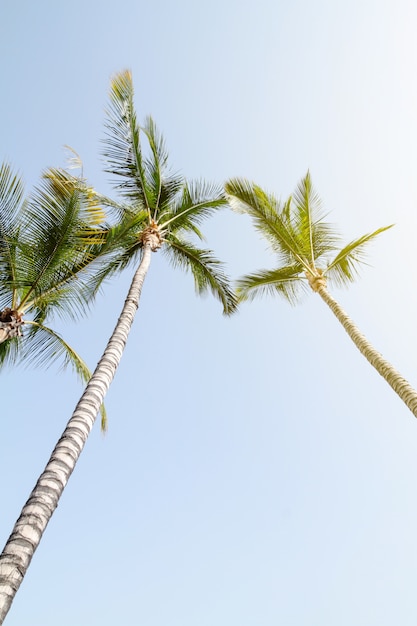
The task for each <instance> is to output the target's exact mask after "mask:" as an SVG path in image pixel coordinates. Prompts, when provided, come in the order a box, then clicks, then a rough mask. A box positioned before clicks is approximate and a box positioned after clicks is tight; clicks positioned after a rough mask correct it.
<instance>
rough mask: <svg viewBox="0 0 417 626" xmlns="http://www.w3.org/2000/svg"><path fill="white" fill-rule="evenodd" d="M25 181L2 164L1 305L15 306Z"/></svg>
mask: <svg viewBox="0 0 417 626" xmlns="http://www.w3.org/2000/svg"><path fill="white" fill-rule="evenodd" d="M23 193H24V188H23V182H22V180H21V179H20V178H19V177H18V176H17V175H16V174H14V173H13V172H12V170H11V168H10V165H8V164H7V163H3V164H2V165H1V166H0V302H1V304H0V307H1V308H4V306H7V305H9V306H10V305H11V306H12V308H13V307H14V306H15V290H14V289H13V286H12V285H13V283H14V282H15V280H16V244H17V238H18V233H19V223H18V215H19V213H20V211H21V210H22V206H23V204H24V202H23Z"/></svg>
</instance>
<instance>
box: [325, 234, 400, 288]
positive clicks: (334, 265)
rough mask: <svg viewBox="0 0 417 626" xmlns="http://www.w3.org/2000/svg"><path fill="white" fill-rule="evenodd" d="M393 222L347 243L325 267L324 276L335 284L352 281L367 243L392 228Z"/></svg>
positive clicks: (363, 258)
mask: <svg viewBox="0 0 417 626" xmlns="http://www.w3.org/2000/svg"><path fill="white" fill-rule="evenodd" d="M392 227H393V224H390V225H389V226H383V227H382V228H378V229H377V230H375V231H374V232H372V233H368V234H367V235H363V236H362V237H359V238H358V239H355V240H354V241H351V242H350V243H349V244H347V245H346V246H345V247H344V248H342V250H340V252H339V254H338V255H337V256H336V257H335V258H334V259H333V261H332V262H331V263H329V264H328V265H327V267H326V269H325V275H326V277H327V278H328V279H329V280H330V281H332V282H334V283H335V284H336V285H339V286H345V285H347V284H349V283H351V282H353V281H354V280H355V278H356V276H357V275H358V273H359V265H360V264H361V263H364V260H365V257H366V247H367V245H368V244H369V243H370V242H371V241H373V240H374V239H375V237H377V236H378V235H379V234H381V233H383V232H384V231H386V230H388V229H389V228H392Z"/></svg>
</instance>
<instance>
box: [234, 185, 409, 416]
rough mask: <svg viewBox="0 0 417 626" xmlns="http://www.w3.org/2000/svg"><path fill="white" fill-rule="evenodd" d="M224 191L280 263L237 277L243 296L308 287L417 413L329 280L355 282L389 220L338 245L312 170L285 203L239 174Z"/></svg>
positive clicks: (294, 294) (293, 292)
mask: <svg viewBox="0 0 417 626" xmlns="http://www.w3.org/2000/svg"><path fill="white" fill-rule="evenodd" d="M226 193H227V196H228V198H229V201H230V203H231V205H232V206H233V207H234V208H235V209H236V210H238V211H241V212H244V213H247V214H249V215H250V216H251V217H252V219H253V222H254V225H255V228H256V229H257V230H258V231H259V232H260V233H261V234H262V235H263V236H264V237H265V238H266V239H267V241H268V242H269V244H270V246H271V248H272V251H273V252H274V253H275V254H276V255H277V257H278V261H279V265H278V267H277V268H276V269H272V270H261V271H259V272H256V273H253V274H248V275H246V276H243V277H242V278H241V279H240V280H239V281H238V283H237V290H238V295H239V297H240V299H241V300H245V299H252V298H254V297H255V296H256V295H263V294H266V293H278V294H279V295H281V296H283V297H284V298H286V299H287V300H288V301H289V302H290V303H295V302H297V300H298V299H299V296H300V294H301V293H302V291H303V290H305V289H308V288H309V287H310V288H311V289H312V290H313V291H315V292H316V293H318V294H319V296H320V297H321V298H322V300H323V301H324V302H325V303H326V304H327V305H328V307H329V308H330V309H331V311H332V312H333V313H334V315H335V316H336V318H337V319H338V320H339V322H340V323H341V324H342V326H343V328H344V329H345V331H346V332H347V333H348V335H349V337H350V338H351V339H352V341H353V343H354V344H355V345H356V347H357V348H358V350H359V351H360V352H361V353H362V354H363V355H364V356H365V358H366V359H367V360H368V362H369V363H370V364H371V365H372V366H373V367H374V368H375V369H376V370H377V372H378V373H379V374H380V375H381V376H382V377H383V378H384V379H385V380H386V382H387V383H388V384H389V385H390V386H391V387H392V389H393V390H394V391H395V392H396V393H397V395H398V396H399V397H400V398H401V399H402V400H403V402H404V403H405V404H406V405H407V407H408V408H409V409H410V411H411V412H412V413H413V415H414V416H415V417H417V392H416V391H415V390H414V389H413V388H412V387H411V385H410V384H409V383H408V382H407V381H406V380H405V379H404V378H403V377H402V376H401V375H400V374H399V373H398V372H397V371H396V370H395V368H394V367H393V366H392V365H391V364H390V363H389V362H388V361H386V360H385V359H384V358H383V357H382V355H381V354H380V353H379V352H377V351H376V350H375V349H374V348H373V346H372V345H371V344H370V343H369V341H368V340H367V339H366V338H365V337H364V336H363V335H362V333H360V331H359V329H358V328H357V327H356V325H355V324H354V323H353V321H352V320H351V319H350V318H349V317H348V316H347V314H346V313H345V312H344V311H343V309H342V308H341V307H340V305H339V304H338V303H337V302H336V300H334V298H333V297H332V296H331V295H330V293H329V291H328V290H327V282H329V283H330V282H333V283H334V284H336V285H346V284H349V283H350V282H352V281H353V280H354V279H355V277H356V275H357V273H358V269H359V266H360V264H361V262H363V259H364V252H365V249H366V246H367V244H369V243H370V242H371V241H372V240H373V239H375V237H377V236H378V235H379V234H380V233H382V232H383V231H385V230H387V229H388V228H391V226H385V227H382V228H379V229H378V230H375V231H374V232H372V233H369V234H367V235H363V236H362V237H359V238H358V239H355V240H354V241H351V242H350V243H349V244H348V245H346V246H344V247H343V248H341V249H340V247H339V236H338V235H337V233H336V232H335V230H334V228H333V226H332V225H331V224H329V223H328V222H326V221H325V219H324V215H323V212H322V209H321V202H320V198H319V197H318V195H317V193H316V192H315V191H314V189H313V186H312V184H311V178H310V174H309V173H307V175H306V176H305V177H304V178H303V179H302V180H301V182H300V183H299V185H298V187H297V188H296V190H295V192H294V195H293V196H291V197H290V198H289V199H288V200H287V201H286V202H285V203H280V202H279V201H278V200H277V199H276V198H275V197H274V196H273V195H271V194H268V193H266V192H265V191H263V190H262V189H261V188H260V187H259V186H257V185H255V184H253V183H250V182H248V181H246V180H241V179H234V180H231V181H229V182H228V183H227V184H226Z"/></svg>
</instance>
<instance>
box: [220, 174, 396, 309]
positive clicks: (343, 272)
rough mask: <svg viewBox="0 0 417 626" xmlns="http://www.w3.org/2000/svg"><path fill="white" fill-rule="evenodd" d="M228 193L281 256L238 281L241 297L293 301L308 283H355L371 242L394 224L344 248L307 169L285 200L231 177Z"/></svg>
mask: <svg viewBox="0 0 417 626" xmlns="http://www.w3.org/2000/svg"><path fill="white" fill-rule="evenodd" d="M226 192H227V194H228V197H229V201H230V203H231V204H232V206H233V208H235V209H236V210H238V211H241V212H244V213H247V214H249V215H250V216H251V217H252V218H253V222H254V225H255V228H256V229H257V230H258V231H259V232H260V233H261V234H262V235H263V236H264V237H265V238H266V239H267V241H268V242H269V244H270V246H271V249H272V251H273V252H274V253H275V254H276V255H277V256H278V260H279V266H278V267H277V268H276V269H273V270H261V271H259V272H256V273H254V274H249V275H247V276H244V277H242V278H241V279H240V280H239V281H238V292H239V296H240V298H241V299H242V300H244V299H252V298H254V297H255V296H256V295H263V294H266V293H278V294H279V295H281V296H283V297H284V298H286V299H287V300H288V301H289V302H291V303H292V304H294V303H296V302H297V300H298V299H299V297H300V295H301V293H302V292H303V291H304V290H305V289H306V288H307V289H308V286H310V287H311V288H312V289H313V290H314V291H317V289H318V287H319V286H320V285H326V282H327V281H329V283H333V284H336V285H346V284H348V283H350V282H353V281H354V280H355V278H356V276H357V273H358V269H359V265H360V263H361V262H362V261H363V258H364V252H365V248H366V246H367V244H368V243H370V242H371V241H372V240H373V239H375V237H377V236H378V235H379V234H380V233H382V232H383V231H385V230H387V229H388V228H391V227H392V225H390V226H385V227H382V228H379V229H378V230H376V231H374V232H372V233H369V234H367V235H363V236H362V237H359V238H358V239H355V240H354V241H351V242H350V243H349V244H347V245H346V246H344V247H343V248H341V249H340V247H339V241H340V239H339V236H338V234H337V233H336V231H335V229H334V227H333V226H332V225H331V224H329V223H328V222H326V221H325V215H324V214H323V211H322V206H321V201H320V198H319V196H318V194H317V193H316V192H315V190H314V188H313V186H312V183H311V177H310V173H309V172H308V173H307V175H306V176H305V177H304V178H303V179H302V180H301V181H300V183H299V185H298V186H297V188H296V190H295V192H294V194H293V195H292V196H290V198H288V200H287V201H286V202H285V203H281V202H280V201H279V200H277V199H276V198H275V197H274V196H273V195H272V194H268V193H266V192H265V191H263V190H262V189H261V188H260V187H259V186H257V185H255V184H252V183H250V182H248V181H246V180H241V179H234V180H231V181H229V182H228V183H227V184H226Z"/></svg>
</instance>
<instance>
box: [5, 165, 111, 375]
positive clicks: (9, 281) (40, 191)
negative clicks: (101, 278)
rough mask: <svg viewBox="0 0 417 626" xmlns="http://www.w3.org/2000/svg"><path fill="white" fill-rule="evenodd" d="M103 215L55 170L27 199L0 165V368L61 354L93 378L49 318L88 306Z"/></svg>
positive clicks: (64, 361) (16, 178) (20, 185)
mask: <svg viewBox="0 0 417 626" xmlns="http://www.w3.org/2000/svg"><path fill="white" fill-rule="evenodd" d="M74 180H75V179H74ZM103 217H104V215H103V211H102V209H101V208H100V207H98V206H97V205H96V204H95V202H94V201H93V197H92V196H91V193H90V196H89V195H88V193H87V192H86V190H84V191H83V193H81V192H80V191H79V190H78V189H77V186H76V185H71V186H70V185H68V184H67V180H66V179H65V178H64V177H63V176H61V174H60V173H59V171H57V170H53V169H50V170H48V171H46V172H45V173H44V175H43V181H42V185H40V186H39V187H38V188H37V189H35V191H34V192H33V193H32V195H31V196H29V198H26V197H25V195H24V186H23V182H22V180H21V178H20V177H19V176H18V175H17V174H16V173H14V172H13V171H12V169H11V167H10V165H8V164H6V163H3V164H2V165H1V166H0V367H3V366H5V365H15V364H16V363H17V362H20V363H23V364H24V365H30V364H35V365H37V366H38V365H45V366H50V365H51V364H52V363H54V362H55V361H57V360H61V364H62V366H64V367H65V366H66V365H69V364H71V365H72V366H73V368H74V369H75V370H76V372H77V373H78V375H79V376H80V377H81V379H82V380H83V381H84V382H87V381H88V379H89V377H90V372H89V370H88V368H87V366H86V364H85V363H84V361H83V360H82V359H81V357H80V356H79V355H78V354H77V353H76V352H75V350H74V349H73V348H71V346H69V345H68V343H67V342H66V341H65V340H64V339H63V338H62V337H61V336H60V335H59V334H58V333H57V332H56V331H55V330H53V329H52V328H51V327H50V325H49V324H47V321H48V319H49V318H51V317H52V316H53V315H55V316H56V315H60V316H61V317H62V316H66V317H71V318H75V317H78V316H79V315H80V314H82V313H84V312H86V310H88V307H89V301H88V300H86V299H84V298H83V291H82V290H81V286H82V284H83V282H88V279H89V276H90V272H91V271H94V266H95V263H96V261H97V258H96V256H95V252H98V251H99V250H100V247H102V244H103V242H104V240H105V236H106V231H105V230H104V229H103V228H102V227H99V222H102V220H103ZM86 295H87V294H86Z"/></svg>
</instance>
